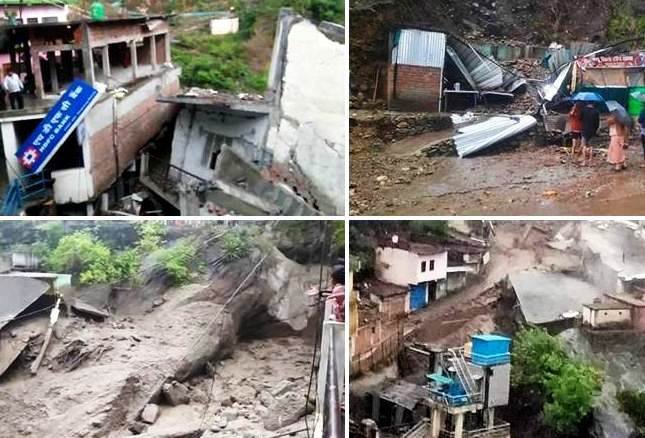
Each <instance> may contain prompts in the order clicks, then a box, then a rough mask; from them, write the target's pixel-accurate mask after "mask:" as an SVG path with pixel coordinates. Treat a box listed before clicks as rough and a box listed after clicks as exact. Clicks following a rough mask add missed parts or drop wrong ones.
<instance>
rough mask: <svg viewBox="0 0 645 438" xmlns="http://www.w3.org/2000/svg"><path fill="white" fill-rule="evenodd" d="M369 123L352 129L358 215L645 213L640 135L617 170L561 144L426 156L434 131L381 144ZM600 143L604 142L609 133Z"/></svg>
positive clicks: (528, 142)
mask: <svg viewBox="0 0 645 438" xmlns="http://www.w3.org/2000/svg"><path fill="white" fill-rule="evenodd" d="M369 129H370V128H364V127H357V128H354V129H352V134H351V144H350V148H351V149H350V160H351V161H350V171H351V177H350V196H351V198H350V199H351V201H350V209H351V214H353V215H412V216H417V215H418V216H422V215H427V216H450V215H466V216H471V215H473V216H479V215H483V216H491V215H493V216H494V215H499V216H502V215H509V216H511V215H539V216H568V215H598V216H600V215H642V214H645V169H643V168H640V164H641V163H644V161H643V152H642V149H641V146H640V140H637V139H636V138H635V137H634V138H633V139H632V140H631V145H630V147H629V148H628V150H627V160H628V168H627V170H625V171H621V172H619V173H616V172H615V171H614V170H613V169H612V167H611V166H610V165H609V164H607V163H606V161H605V152H604V150H602V149H599V150H598V154H597V156H596V157H595V159H594V163H593V164H592V166H591V167H582V166H580V165H578V164H577V163H576V162H575V161H572V160H570V159H569V156H568V155H567V152H566V150H565V149H564V148H562V147H559V146H554V145H551V146H537V145H536V141H535V140H534V138H532V137H526V138H524V139H523V140H522V141H521V143H520V144H519V145H515V146H513V147H510V148H509V147H507V148H491V149H490V150H488V151H486V153H483V154H480V155H477V156H472V157H467V158H458V157H432V158H429V157H425V156H424V155H423V154H421V153H419V152H418V151H419V150H420V149H422V148H423V147H424V146H426V145H427V144H428V143H429V142H431V141H433V140H434V139H433V138H428V136H424V135H420V136H417V137H409V138H406V139H404V140H401V141H399V142H396V143H391V144H388V145H385V146H383V145H382V143H380V142H378V141H377V139H376V138H375V137H374V134H373V132H370V131H369ZM597 144H598V145H600V146H602V147H605V148H606V146H607V144H608V139H607V138H605V137H604V138H601V139H600V140H599V142H597Z"/></svg>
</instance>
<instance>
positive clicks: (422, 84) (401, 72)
mask: <svg viewBox="0 0 645 438" xmlns="http://www.w3.org/2000/svg"><path fill="white" fill-rule="evenodd" d="M393 94H394V96H393V99H392V103H391V107H392V109H397V110H403V111H434V112H438V111H439V98H440V97H441V69H440V68H432V67H418V66H413V65H396V66H394V93H393Z"/></svg>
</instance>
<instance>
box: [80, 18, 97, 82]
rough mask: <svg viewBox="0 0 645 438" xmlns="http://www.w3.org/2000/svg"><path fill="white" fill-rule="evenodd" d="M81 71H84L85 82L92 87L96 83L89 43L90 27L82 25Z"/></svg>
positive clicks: (85, 24)
mask: <svg viewBox="0 0 645 438" xmlns="http://www.w3.org/2000/svg"><path fill="white" fill-rule="evenodd" d="M83 36H84V38H83V50H82V53H83V69H84V70H85V80H86V81H87V82H88V83H89V84H90V85H92V86H94V85H95V83H96V76H95V75H94V57H93V55H92V44H91V43H90V27H89V26H88V25H87V23H83Z"/></svg>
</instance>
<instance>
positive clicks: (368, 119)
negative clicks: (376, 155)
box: [350, 111, 452, 142]
mask: <svg viewBox="0 0 645 438" xmlns="http://www.w3.org/2000/svg"><path fill="white" fill-rule="evenodd" d="M357 125H363V126H373V127H375V128H376V137H377V138H378V139H379V140H382V141H384V142H392V141H395V140H401V139H403V138H406V137H410V136H414V135H419V134H424V133H426V132H435V131H442V130H444V129H450V128H452V121H451V119H450V116H449V115H448V114H439V113H403V112H395V111H352V113H351V115H350V126H351V127H352V128H353V127H355V126H357Z"/></svg>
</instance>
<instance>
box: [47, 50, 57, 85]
mask: <svg viewBox="0 0 645 438" xmlns="http://www.w3.org/2000/svg"><path fill="white" fill-rule="evenodd" d="M47 63H48V64H49V77H50V78H51V81H52V93H54V94H58V92H59V91H60V88H59V87H58V71H57V69H56V52H47Z"/></svg>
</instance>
